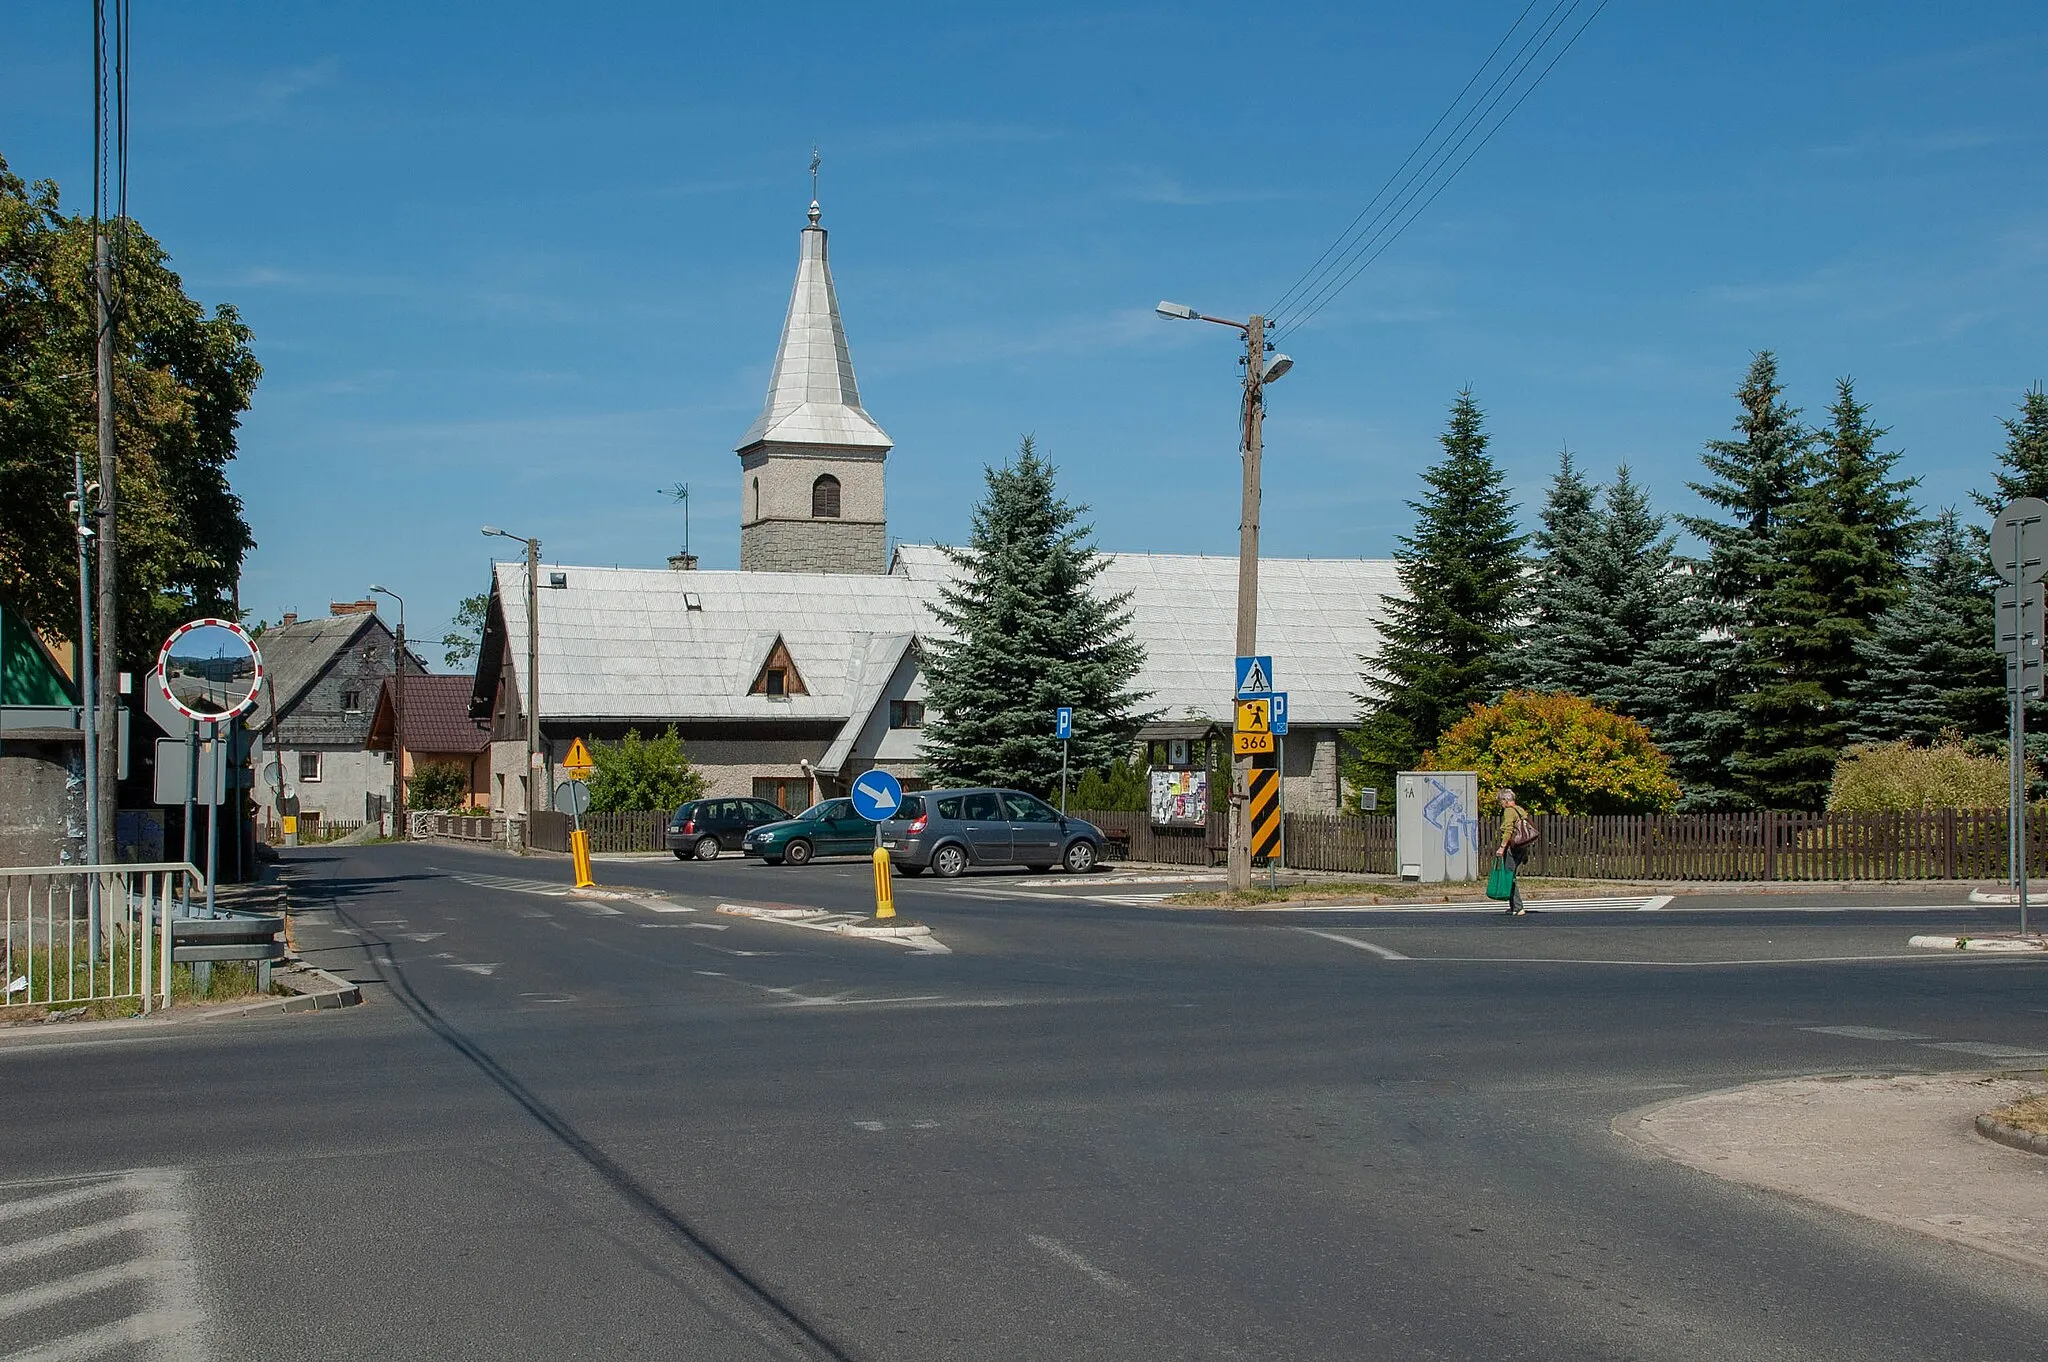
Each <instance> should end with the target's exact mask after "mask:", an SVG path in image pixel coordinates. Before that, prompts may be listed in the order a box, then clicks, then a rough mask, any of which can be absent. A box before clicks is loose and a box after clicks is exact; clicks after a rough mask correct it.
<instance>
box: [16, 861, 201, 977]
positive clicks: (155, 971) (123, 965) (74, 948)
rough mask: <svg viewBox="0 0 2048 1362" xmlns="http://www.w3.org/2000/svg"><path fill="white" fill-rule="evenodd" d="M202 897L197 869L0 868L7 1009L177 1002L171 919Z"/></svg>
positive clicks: (165, 864) (178, 864) (159, 865)
mask: <svg viewBox="0 0 2048 1362" xmlns="http://www.w3.org/2000/svg"><path fill="white" fill-rule="evenodd" d="M195 893H196V894H200V895H203V894H204V881H203V880H202V878H201V876H200V874H199V871H198V869H197V868H196V867H194V866H191V865H189V864H186V863H184V862H182V861H161V862H155V863H152V864H147V865H120V866H92V865H43V866H0V903H4V908H0V922H4V927H5V935H4V936H0V966H4V973H0V989H4V990H5V995H4V1002H5V1003H6V1004H7V1005H10V1006H22V1005H33V1006H39V1007H54V1006H60V1005H71V1004H85V1003H91V1002H97V1001H101V1000H104V999H113V998H139V999H141V1001H142V1010H143V1011H144V1012H148V1011H150V1010H151V1008H152V1006H157V1007H169V1006H170V1005H171V933H170V931H169V923H170V919H171V918H173V917H176V916H180V915H186V914H189V913H190V912H191V904H192V900H193V896H194V894H195Z"/></svg>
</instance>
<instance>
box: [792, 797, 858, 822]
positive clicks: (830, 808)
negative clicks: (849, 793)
mask: <svg viewBox="0 0 2048 1362" xmlns="http://www.w3.org/2000/svg"><path fill="white" fill-rule="evenodd" d="M852 811H853V810H852V809H851V808H850V807H849V806H848V804H847V802H846V801H845V800H843V799H828V800H826V801H825V802H824V803H822V804H813V805H812V806H811V807H810V808H809V809H808V810H806V811H805V813H804V817H806V818H808V819H811V820H812V821H814V822H818V823H832V822H836V821H838V820H839V819H841V818H844V817H846V816H847V815H848V814H849V813H851V812H852Z"/></svg>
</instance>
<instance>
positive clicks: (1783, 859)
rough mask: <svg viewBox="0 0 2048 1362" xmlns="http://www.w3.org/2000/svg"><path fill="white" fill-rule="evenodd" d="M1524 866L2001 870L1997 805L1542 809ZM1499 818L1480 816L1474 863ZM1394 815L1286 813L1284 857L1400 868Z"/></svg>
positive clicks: (1132, 847) (2043, 837) (1739, 876)
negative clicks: (1873, 809) (1619, 811)
mask: <svg viewBox="0 0 2048 1362" xmlns="http://www.w3.org/2000/svg"><path fill="white" fill-rule="evenodd" d="M1076 812H1077V813H1078V814H1079V815H1080V816H1081V817H1083V818H1086V819H1088V820H1089V821H1090V822H1092V823H1095V824H1097V825H1098V826H1100V827H1101V828H1102V829H1103V831H1104V832H1107V833H1109V834H1110V835H1111V836H1112V837H1113V838H1116V839H1118V840H1119V841H1120V842H1123V843H1126V844H1127V845H1128V851H1127V852H1126V853H1125V854H1127V856H1128V858H1129V859H1131V860H1134V861H1157V862H1162V863H1165V864H1169V865H1206V864H1211V863H1213V862H1215V861H1217V860H1220V859H1221V858H1222V854H1223V847H1224V845H1225V843H1226V842H1227V840H1228V835H1229V830H1228V824H1227V821H1226V818H1225V817H1224V816H1223V815H1220V814H1219V815H1213V816H1212V817H1211V818H1210V820H1209V827H1208V828H1207V829H1206V830H1204V829H1199V828H1197V829H1190V830H1187V831H1181V830H1178V829H1156V828H1153V827H1152V826H1151V823H1150V819H1149V818H1148V817H1147V816H1146V815H1145V814H1142V813H1092V812H1086V811H1082V810H1076ZM1536 822H1537V827H1538V829H1539V830H1540V832H1541V834H1542V836H1541V837H1540V838H1539V840H1538V841H1537V843H1536V845H1535V847H1534V848H1533V849H1532V851H1531V853H1530V857H1529V865H1528V873H1530V874H1532V875H1552V876H1561V877H1569V878H1572V879H1589V880H1786V881H1799V880H1958V879H1960V880H1997V879H2002V878H2004V877H2005V876H2006V875H2007V856H2006V813H2005V810H2003V809H1929V810H1925V811H1920V812H1912V813H1863V814H1849V813H1780V812H1763V813H1700V814H1640V815H1635V814H1626V815H1554V814H1553V815H1544V816H1541V817H1539V818H1538V819H1537V820H1536ZM2027 823H2028V827H2027V844H2028V854H2027V863H2028V873H2029V875H2048V808H2037V809H2034V810H2033V811H2031V812H2030V813H2029V815H2028V819H2027ZM1498 827H1499V820H1498V819H1485V820H1482V821H1481V825H1480V848H1481V859H1482V861H1483V860H1484V859H1485V858H1486V853H1487V852H1488V851H1490V850H1491V849H1492V846H1493V839H1494V837H1495V836H1496V835H1497V832H1496V830H1497V829H1498ZM1394 829H1395V822H1394V819H1393V818H1392V817H1369V818H1359V817H1352V816H1349V815H1345V814H1314V813H1290V814H1288V815H1287V819H1286V843H1285V845H1286V857H1285V861H1284V864H1286V865H1287V866H1288V867H1290V868H1292V869H1297V870H1328V871H1337V872H1340V873H1342V872H1348V873H1352V874H1378V875H1392V874H1397V873H1399V870H1400V866H1399V863H1398V859H1399V858H1398V854H1397V850H1396V846H1395V833H1394Z"/></svg>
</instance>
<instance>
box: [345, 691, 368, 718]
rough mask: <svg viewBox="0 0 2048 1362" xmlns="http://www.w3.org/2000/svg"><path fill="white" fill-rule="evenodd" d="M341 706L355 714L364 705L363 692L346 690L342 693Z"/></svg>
mask: <svg viewBox="0 0 2048 1362" xmlns="http://www.w3.org/2000/svg"><path fill="white" fill-rule="evenodd" d="M341 707H342V708H343V709H345V710H347V711H348V712H349V713H351V714H354V713H355V712H356V711H357V710H359V709H361V708H362V707H363V693H362V692H361V691H359V690H345V691H343V692H342V693H341Z"/></svg>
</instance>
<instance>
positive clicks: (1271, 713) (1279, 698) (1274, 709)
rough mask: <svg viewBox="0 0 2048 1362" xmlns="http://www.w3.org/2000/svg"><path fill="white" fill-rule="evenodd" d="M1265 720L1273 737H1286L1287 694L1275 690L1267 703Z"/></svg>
mask: <svg viewBox="0 0 2048 1362" xmlns="http://www.w3.org/2000/svg"><path fill="white" fill-rule="evenodd" d="M1266 714H1267V720H1268V722H1269V723H1270V725H1271V731H1272V734H1273V736H1274V737H1276V738H1284V737H1286V736H1287V692H1286V691H1284V690H1276V691H1274V692H1273V694H1272V696H1271V697H1270V698H1269V699H1268V701H1267V710H1266Z"/></svg>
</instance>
